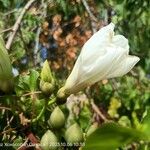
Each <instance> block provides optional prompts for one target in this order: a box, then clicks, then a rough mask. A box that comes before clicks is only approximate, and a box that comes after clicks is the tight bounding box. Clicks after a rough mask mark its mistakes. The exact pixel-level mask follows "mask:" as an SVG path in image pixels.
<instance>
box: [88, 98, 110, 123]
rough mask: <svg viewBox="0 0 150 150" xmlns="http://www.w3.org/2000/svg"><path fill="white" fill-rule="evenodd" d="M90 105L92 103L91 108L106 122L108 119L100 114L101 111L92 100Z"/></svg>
mask: <svg viewBox="0 0 150 150" xmlns="http://www.w3.org/2000/svg"><path fill="white" fill-rule="evenodd" d="M91 105H92V108H93V110H94V111H95V112H96V113H97V114H98V115H99V116H100V118H101V119H102V120H103V121H105V122H107V121H108V119H107V118H106V117H105V116H104V115H103V114H102V112H101V111H100V110H99V108H98V107H97V106H96V104H95V103H94V101H93V100H91Z"/></svg>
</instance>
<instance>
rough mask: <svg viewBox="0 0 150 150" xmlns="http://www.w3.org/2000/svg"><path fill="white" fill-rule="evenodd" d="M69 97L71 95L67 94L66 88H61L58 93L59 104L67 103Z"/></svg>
mask: <svg viewBox="0 0 150 150" xmlns="http://www.w3.org/2000/svg"><path fill="white" fill-rule="evenodd" d="M68 96H69V95H68V94H67V92H66V90H65V88H64V87H62V88H60V89H59V90H58V92H57V99H56V102H57V104H64V103H66V101H67V97H68Z"/></svg>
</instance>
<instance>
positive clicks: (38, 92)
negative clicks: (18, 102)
mask: <svg viewBox="0 0 150 150" xmlns="http://www.w3.org/2000/svg"><path fill="white" fill-rule="evenodd" d="M41 93H42V92H41V91H35V92H30V93H26V94H23V95H21V97H22V96H23V97H24V96H30V95H33V94H41Z"/></svg>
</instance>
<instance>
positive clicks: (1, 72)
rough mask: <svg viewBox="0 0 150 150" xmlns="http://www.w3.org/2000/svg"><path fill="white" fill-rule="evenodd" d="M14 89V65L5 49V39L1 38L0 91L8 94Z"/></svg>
mask: <svg viewBox="0 0 150 150" xmlns="http://www.w3.org/2000/svg"><path fill="white" fill-rule="evenodd" d="M12 88H13V74H12V65H11V62H10V59H9V55H8V53H7V50H6V48H5V43H4V40H3V38H2V37H1V36H0V89H1V90H2V91H4V92H8V91H9V90H11V89H12Z"/></svg>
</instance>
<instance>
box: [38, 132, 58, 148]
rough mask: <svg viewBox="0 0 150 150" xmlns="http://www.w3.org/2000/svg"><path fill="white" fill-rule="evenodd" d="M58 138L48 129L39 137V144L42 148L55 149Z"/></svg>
mask: <svg viewBox="0 0 150 150" xmlns="http://www.w3.org/2000/svg"><path fill="white" fill-rule="evenodd" d="M57 144H58V139H57V137H56V135H55V134H54V133H53V132H52V131H50V130H48V131H47V132H46V133H45V134H44V135H43V136H42V138H41V142H40V146H41V148H42V150H56V149H57V148H58V147H57Z"/></svg>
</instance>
